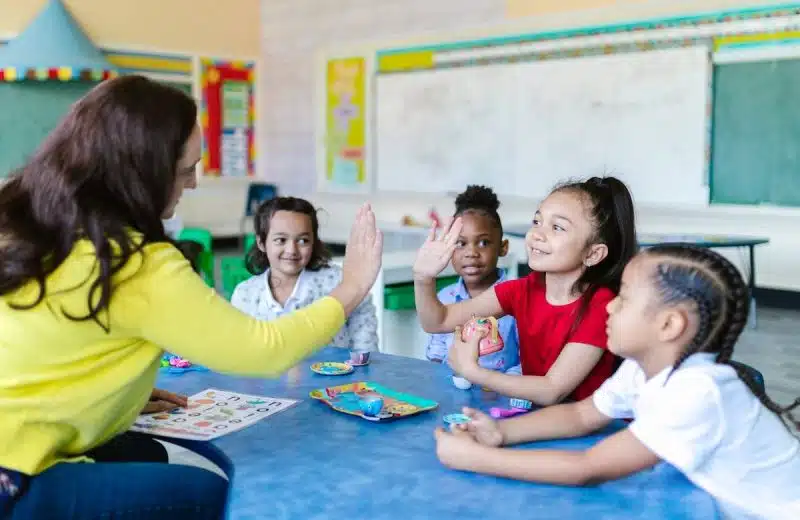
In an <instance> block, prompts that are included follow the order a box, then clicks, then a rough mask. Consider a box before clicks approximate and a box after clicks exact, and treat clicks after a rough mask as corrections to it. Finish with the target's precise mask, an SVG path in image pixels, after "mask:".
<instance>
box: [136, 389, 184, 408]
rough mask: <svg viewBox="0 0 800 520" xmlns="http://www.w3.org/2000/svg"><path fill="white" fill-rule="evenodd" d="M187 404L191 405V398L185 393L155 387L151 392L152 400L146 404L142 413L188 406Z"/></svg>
mask: <svg viewBox="0 0 800 520" xmlns="http://www.w3.org/2000/svg"><path fill="white" fill-rule="evenodd" d="M187 406H189V398H188V397H186V396H185V395H180V394H173V393H172V392H167V391H166V390H160V389H158V388H154V389H153V393H152V394H150V401H149V402H148V403H147V404H146V405H144V408H143V409H142V413H158V412H168V411H170V410H174V409H175V408H186V407H187Z"/></svg>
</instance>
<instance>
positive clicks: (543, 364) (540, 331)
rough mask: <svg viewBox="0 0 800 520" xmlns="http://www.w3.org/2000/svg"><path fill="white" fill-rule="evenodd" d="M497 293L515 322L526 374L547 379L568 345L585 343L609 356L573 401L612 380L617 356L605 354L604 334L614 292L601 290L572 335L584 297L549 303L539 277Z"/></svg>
mask: <svg viewBox="0 0 800 520" xmlns="http://www.w3.org/2000/svg"><path fill="white" fill-rule="evenodd" d="M494 290H495V294H497V299H498V300H499V301H500V306H501V307H502V308H503V312H505V313H506V314H508V315H510V316H514V318H515V319H516V320H517V330H518V332H519V357H520V361H521V362H522V373H523V374H524V375H526V376H544V375H546V374H547V372H548V371H549V370H550V367H552V366H553V363H555V362H556V359H557V358H558V356H559V355H560V354H561V351H562V350H563V349H564V346H565V345H566V344H567V343H585V344H587V345H592V346H595V347H597V348H600V349H603V350H605V352H604V353H603V357H601V358H600V361H599V362H598V363H597V365H595V367H594V368H593V369H592V371H591V372H590V373H589V375H588V376H587V377H586V379H584V380H583V382H582V383H581V384H580V385H578V387H577V388H576V389H575V391H573V393H572V394H571V395H570V398H572V399H575V400H581V399H585V398H586V397H589V396H590V395H592V393H594V391H595V390H597V389H598V388H599V387H600V385H602V384H603V382H604V381H605V380H606V379H608V378H609V377H611V374H612V373H613V372H614V366H615V358H614V355H613V354H612V353H611V352H608V350H607V347H608V337H607V336H606V319H607V318H608V312H606V305H608V302H610V301H611V300H613V299H614V293H613V292H612V291H611V290H610V289H607V288H605V287H601V288H599V289H598V290H597V291H596V292H595V293H594V296H592V300H591V302H590V303H589V306H588V307H587V308H586V311H585V313H584V315H583V319H582V320H581V323H580V324H579V325H578V327H577V328H576V329H575V332H573V333H572V334H571V335H570V329H571V328H572V325H573V323H574V322H575V318H576V317H577V314H578V311H579V310H580V308H581V305H582V298H578V299H577V300H576V301H574V302H572V303H569V304H567V305H552V304H550V303H548V302H547V298H546V295H545V286H544V278H543V277H541V275H540V274H539V273H531V274H530V275H528V276H526V277H525V278H520V279H517V280H509V281H507V282H503V283H499V284H497V285H495V287H494Z"/></svg>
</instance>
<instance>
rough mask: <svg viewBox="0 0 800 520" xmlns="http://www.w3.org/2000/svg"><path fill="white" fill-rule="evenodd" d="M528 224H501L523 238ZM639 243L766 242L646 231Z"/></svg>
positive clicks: (707, 244) (706, 244) (735, 244)
mask: <svg viewBox="0 0 800 520" xmlns="http://www.w3.org/2000/svg"><path fill="white" fill-rule="evenodd" d="M530 228H531V226H530V224H520V225H513V224H512V225H510V226H503V231H504V232H505V234H506V235H508V236H510V237H515V238H525V235H526V234H527V233H528V230H529V229H530ZM637 238H638V242H639V245H640V246H642V247H649V246H654V245H656V244H664V243H676V242H683V243H689V244H694V245H697V246H701V247H750V246H757V245H761V244H766V243H768V242H769V239H768V238H766V237H750V236H739V235H714V234H680V233H672V234H670V233H664V234H658V233H648V234H640V235H638V237H637Z"/></svg>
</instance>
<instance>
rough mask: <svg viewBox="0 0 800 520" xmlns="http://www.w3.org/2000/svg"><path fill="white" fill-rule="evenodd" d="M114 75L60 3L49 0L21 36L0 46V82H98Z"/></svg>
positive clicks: (114, 72) (107, 63)
mask: <svg viewBox="0 0 800 520" xmlns="http://www.w3.org/2000/svg"><path fill="white" fill-rule="evenodd" d="M115 75H116V70H115V69H114V67H113V66H112V65H111V64H110V63H109V62H108V61H107V60H106V58H105V56H104V55H103V52H102V51H100V49H98V48H97V47H95V45H94V44H93V43H92V42H91V40H89V37H88V36H86V34H85V33H84V32H83V30H82V29H81V28H80V26H79V25H78V23H77V22H76V21H75V19H74V18H73V17H72V15H71V14H70V13H69V11H67V8H66V7H64V4H62V3H61V1H60V0H50V1H49V2H48V3H47V5H46V6H45V8H44V9H43V10H42V11H41V12H40V13H39V14H38V15H37V16H36V18H35V19H34V20H33V22H31V23H30V25H28V27H27V28H26V29H25V30H24V31H23V32H22V33H20V34H19V35H18V36H17V37H15V38H13V39H12V40H11V41H9V42H8V44H6V45H4V46H1V47H0V81H24V80H34V81H36V80H38V81H47V80H58V81H71V80H84V81H101V80H104V79H108V78H110V77H113V76H115Z"/></svg>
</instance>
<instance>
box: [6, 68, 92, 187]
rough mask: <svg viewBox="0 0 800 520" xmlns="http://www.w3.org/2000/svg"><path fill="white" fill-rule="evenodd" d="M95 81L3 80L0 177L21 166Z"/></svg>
mask: <svg viewBox="0 0 800 520" xmlns="http://www.w3.org/2000/svg"><path fill="white" fill-rule="evenodd" d="M93 85H94V84H93V83H85V82H55V81H54V82H28V81H26V82H23V83H0V177H6V176H7V175H8V174H9V173H11V171H12V170H13V169H15V168H19V167H20V166H22V165H23V164H24V163H25V161H26V160H27V159H28V157H30V155H31V153H33V152H34V151H35V150H36V148H37V147H38V146H39V144H40V143H41V142H42V139H44V137H45V136H46V135H47V134H48V133H49V132H50V130H52V129H53V128H54V127H55V126H56V124H57V123H58V121H59V120H60V119H61V117H63V116H64V114H66V112H67V110H68V109H69V106H70V105H71V104H72V103H74V102H75V101H77V100H78V99H79V98H80V97H81V96H83V95H84V94H86V92H88V91H89V89H90V88H92V86H93Z"/></svg>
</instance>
